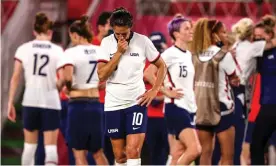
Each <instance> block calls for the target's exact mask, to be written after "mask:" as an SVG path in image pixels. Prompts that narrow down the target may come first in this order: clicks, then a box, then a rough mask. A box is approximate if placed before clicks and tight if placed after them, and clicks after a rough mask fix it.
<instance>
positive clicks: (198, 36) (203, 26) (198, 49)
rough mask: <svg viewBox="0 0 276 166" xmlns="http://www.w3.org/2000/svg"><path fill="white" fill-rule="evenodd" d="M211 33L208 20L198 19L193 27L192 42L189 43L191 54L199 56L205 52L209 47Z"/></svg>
mask: <svg viewBox="0 0 276 166" xmlns="http://www.w3.org/2000/svg"><path fill="white" fill-rule="evenodd" d="M210 34H211V31H210V30H209V28H208V19H207V18H201V19H199V20H198V21H197V22H196V24H195V27H194V33H193V41H192V43H191V45H190V46H191V47H190V48H191V52H192V53H193V54H197V55H198V54H201V53H203V52H204V51H206V50H207V49H208V48H209V47H210V46H211V45H212V40H211V35H210Z"/></svg>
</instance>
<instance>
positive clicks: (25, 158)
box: [21, 107, 41, 165]
mask: <svg viewBox="0 0 276 166" xmlns="http://www.w3.org/2000/svg"><path fill="white" fill-rule="evenodd" d="M23 127H24V129H23V131H24V149H23V153H22V159H21V160H22V161H21V164H22V165H34V156H35V151H36V148H37V141H38V130H39V129H40V128H41V125H40V110H38V109H37V108H33V107H23Z"/></svg>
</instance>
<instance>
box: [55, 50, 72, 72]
mask: <svg viewBox="0 0 276 166" xmlns="http://www.w3.org/2000/svg"><path fill="white" fill-rule="evenodd" d="M66 65H72V66H74V65H75V64H74V60H73V57H72V50H66V51H65V52H64V53H63V55H62V56H61V58H60V59H59V63H58V66H57V68H61V67H64V66H66Z"/></svg>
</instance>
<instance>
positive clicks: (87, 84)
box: [59, 44, 99, 89]
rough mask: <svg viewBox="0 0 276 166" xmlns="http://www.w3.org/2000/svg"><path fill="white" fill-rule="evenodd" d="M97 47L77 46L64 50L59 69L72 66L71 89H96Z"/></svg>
mask: <svg viewBox="0 0 276 166" xmlns="http://www.w3.org/2000/svg"><path fill="white" fill-rule="evenodd" d="M98 48H99V46H94V45H92V44H89V45H78V46H75V47H72V48H69V49H67V50H65V53H64V54H65V55H64V57H63V58H62V61H61V63H60V64H59V66H60V67H62V66H65V65H73V66H74V74H73V81H72V88H73V89H90V88H97V87H98V84H99V77H98V74H97V61H98V57H97V56H98V54H97V52H98V50H99V49H98Z"/></svg>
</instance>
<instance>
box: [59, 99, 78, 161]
mask: <svg viewBox="0 0 276 166" xmlns="http://www.w3.org/2000/svg"><path fill="white" fill-rule="evenodd" d="M67 119H68V100H61V111H60V126H59V130H60V131H61V133H62V135H63V137H64V139H65V141H66V130H67V128H68V126H67V121H68V120H67ZM66 146H67V142H66ZM67 151H68V159H69V165H75V158H74V154H73V151H72V149H71V148H70V147H69V146H67Z"/></svg>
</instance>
